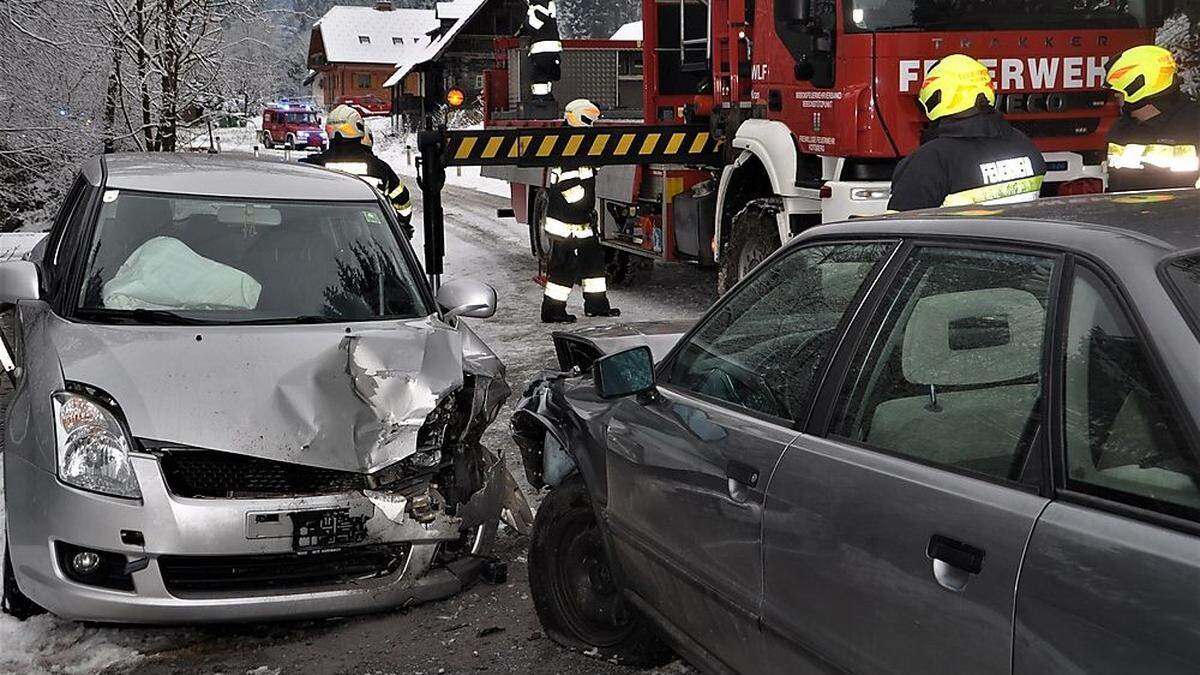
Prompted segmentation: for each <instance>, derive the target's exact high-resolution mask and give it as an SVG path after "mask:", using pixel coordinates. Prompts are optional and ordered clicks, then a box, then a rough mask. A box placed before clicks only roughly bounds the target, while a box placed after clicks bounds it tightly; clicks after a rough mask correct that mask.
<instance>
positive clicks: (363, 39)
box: [358, 35, 371, 45]
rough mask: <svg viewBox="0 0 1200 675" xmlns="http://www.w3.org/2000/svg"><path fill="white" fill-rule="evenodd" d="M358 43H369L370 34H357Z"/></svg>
mask: <svg viewBox="0 0 1200 675" xmlns="http://www.w3.org/2000/svg"><path fill="white" fill-rule="evenodd" d="M358 44H360V45H369V44H371V36H370V35H359V36H358Z"/></svg>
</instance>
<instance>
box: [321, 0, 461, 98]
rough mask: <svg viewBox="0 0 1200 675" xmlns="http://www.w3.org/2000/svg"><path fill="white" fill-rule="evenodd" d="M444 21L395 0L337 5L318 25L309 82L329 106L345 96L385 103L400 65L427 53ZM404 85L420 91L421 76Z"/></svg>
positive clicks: (429, 11)
mask: <svg viewBox="0 0 1200 675" xmlns="http://www.w3.org/2000/svg"><path fill="white" fill-rule="evenodd" d="M443 24H444V22H443V21H442V20H440V19H439V18H438V17H437V13H436V11H435V10H432V9H397V8H395V7H393V6H392V3H391V0H378V2H376V3H375V6H374V7H354V6H344V5H339V6H335V7H333V8H331V9H330V10H329V11H328V12H326V13H325V15H324V16H322V17H321V18H320V19H319V20H318V21H317V22H316V24H314V25H313V28H312V33H311V35H310V37H309V43H308V67H309V75H308V77H306V78H305V84H310V85H311V86H312V95H313V98H314V100H315V102H316V104H317V105H318V106H320V107H323V108H326V109H329V108H332V107H333V106H335V105H337V104H338V103H340V102H342V101H343V100H345V99H346V98H355V99H360V100H361V99H363V98H364V97H370V96H373V97H375V98H376V99H378V100H379V101H380V102H381V103H384V104H385V105H386V103H387V102H389V101H391V100H392V93H391V92H390V91H389V90H388V88H387V87H386V86H385V82H387V81H388V79H389V78H390V77H391V76H392V75H393V74H394V73H395V71H396V64H397V63H399V62H401V61H406V60H408V59H410V58H412V55H414V54H424V53H425V52H426V50H427V49H428V48H429V47H430V45H431V44H432V42H433V39H432V38H431V35H433V34H436V33H437V32H438V31H439V30H440V29H441V28H442V26H443ZM400 86H401V87H402V88H406V87H407V88H410V89H411V91H413V92H416V91H417V86H418V85H417V78H416V77H413V78H410V79H409V80H408V82H407V85H406V83H405V82H401V83H400ZM384 112H386V111H384Z"/></svg>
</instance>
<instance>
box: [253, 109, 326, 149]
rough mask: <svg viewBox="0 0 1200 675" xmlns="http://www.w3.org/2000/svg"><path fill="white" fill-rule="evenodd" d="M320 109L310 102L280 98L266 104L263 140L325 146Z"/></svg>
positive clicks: (268, 143) (268, 145)
mask: <svg viewBox="0 0 1200 675" xmlns="http://www.w3.org/2000/svg"><path fill="white" fill-rule="evenodd" d="M323 123H324V122H323V120H322V119H321V113H320V111H319V110H318V109H317V108H316V107H315V106H313V105H310V104H308V103H302V102H296V101H289V100H287V99H284V100H281V101H279V102H277V103H270V104H268V105H266V106H264V107H263V113H262V144H263V147H265V148H272V147H274V146H275V145H276V144H279V145H283V146H290V147H292V148H297V149H308V150H323V149H324V148H325V147H326V146H327V145H328V139H327V138H325V127H324V126H322V125H323Z"/></svg>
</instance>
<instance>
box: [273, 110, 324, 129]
mask: <svg viewBox="0 0 1200 675" xmlns="http://www.w3.org/2000/svg"><path fill="white" fill-rule="evenodd" d="M280 114H281V115H282V116H283V121H284V122H286V123H288V124H308V125H312V126H316V124H317V115H316V113H307V112H286V113H280Z"/></svg>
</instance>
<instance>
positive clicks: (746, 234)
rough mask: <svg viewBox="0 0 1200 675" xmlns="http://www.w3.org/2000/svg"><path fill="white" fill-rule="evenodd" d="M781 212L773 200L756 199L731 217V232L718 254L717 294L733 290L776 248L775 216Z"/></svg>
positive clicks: (777, 232) (776, 230)
mask: <svg viewBox="0 0 1200 675" xmlns="http://www.w3.org/2000/svg"><path fill="white" fill-rule="evenodd" d="M781 208H782V205H781V204H780V203H779V200H778V199H776V198H767V199H755V200H753V201H751V202H750V203H749V204H746V207H745V208H743V209H742V210H741V211H740V212H739V213H738V214H737V215H736V216H734V217H733V223H732V225H733V226H732V231H731V232H730V233H729V236H728V237H726V238H725V248H724V250H723V251H722V252H721V266H720V269H719V270H718V271H717V293H724V292H725V291H728V290H729V289H730V288H733V286H734V284H736V283H737V282H739V281H741V280H742V279H743V278H745V276H746V275H747V274H749V273H750V271H751V270H753V269H754V268H755V267H757V266H758V264H759V263H761V262H762V261H763V260H766V259H767V256H769V255H771V254H772V253H774V252H775V249H777V248H779V226H778V225H777V224H776V222H777V221H776V220H775V216H776V214H778V213H779V210H780V209H781Z"/></svg>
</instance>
